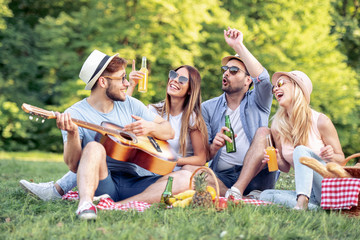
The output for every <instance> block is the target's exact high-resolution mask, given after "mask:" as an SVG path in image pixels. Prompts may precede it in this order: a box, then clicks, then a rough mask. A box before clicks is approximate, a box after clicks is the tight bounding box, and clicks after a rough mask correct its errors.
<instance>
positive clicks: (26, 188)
mask: <svg viewBox="0 0 360 240" xmlns="http://www.w3.org/2000/svg"><path fill="white" fill-rule="evenodd" d="M19 183H20V186H21V187H22V189H24V190H25V192H27V193H29V195H30V196H32V197H34V198H36V199H38V200H42V201H46V200H43V199H41V198H40V197H39V196H38V195H36V194H35V193H33V192H32V191H31V190H30V189H29V188H28V187H27V186H26V182H25V180H20V182H19Z"/></svg>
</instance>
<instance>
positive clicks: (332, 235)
mask: <svg viewBox="0 0 360 240" xmlns="http://www.w3.org/2000/svg"><path fill="white" fill-rule="evenodd" d="M43 156H45V157H46V156H47V155H46V154H44V155H43V154H42V153H41V154H40V153H35V154H31V156H30V158H33V160H34V161H29V156H26V155H17V154H15V155H12V154H8V155H5V154H4V153H1V155H0V193H1V194H0V239H359V234H360V227H359V223H360V218H348V217H345V216H343V215H340V214H339V213H337V212H327V211H323V210H320V211H316V212H315V211H313V212H311V211H300V212H299V211H293V210H289V209H286V208H281V207H278V206H259V207H256V206H252V205H245V206H242V207H238V206H229V208H228V209H226V210H224V211H222V212H216V211H214V210H212V209H192V208H185V209H167V210H164V209H158V208H155V207H152V208H150V209H148V210H146V211H145V212H143V213H138V212H134V211H129V212H122V211H104V210H100V211H99V214H98V219H97V221H96V222H85V221H80V220H78V219H77V218H76V216H75V210H76V207H77V202H71V201H62V200H61V201H56V202H42V201H40V200H37V199H35V198H33V197H31V196H29V195H27V194H26V193H25V192H24V191H23V190H22V188H21V187H20V186H19V180H20V179H27V180H33V181H34V182H39V181H51V180H57V179H58V178H59V177H61V176H62V175H63V174H64V173H66V172H67V167H66V166H65V164H64V163H62V162H58V161H57V160H56V159H57V157H59V156H55V155H49V158H50V159H55V161H37V160H38V159H43ZM292 179H293V176H292V174H289V175H286V174H282V176H281V179H280V180H279V181H278V185H277V188H281V189H294V183H293V181H292Z"/></svg>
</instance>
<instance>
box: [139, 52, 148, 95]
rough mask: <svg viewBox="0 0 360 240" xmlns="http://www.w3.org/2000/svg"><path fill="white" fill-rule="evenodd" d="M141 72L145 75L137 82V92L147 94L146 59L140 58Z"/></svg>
mask: <svg viewBox="0 0 360 240" xmlns="http://www.w3.org/2000/svg"><path fill="white" fill-rule="evenodd" d="M140 71H141V72H143V73H145V76H144V77H143V78H142V79H140V80H139V86H138V91H139V92H147V85H148V72H149V71H148V70H147V68H146V57H142V62H141V69H140Z"/></svg>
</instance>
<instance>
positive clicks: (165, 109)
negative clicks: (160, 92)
mask: <svg viewBox="0 0 360 240" xmlns="http://www.w3.org/2000/svg"><path fill="white" fill-rule="evenodd" d="M180 68H186V70H187V71H188V73H189V90H188V92H189V93H190V94H186V98H185V101H184V105H183V107H182V109H183V115H182V117H181V129H180V138H179V142H180V154H181V155H182V156H185V154H186V144H187V143H186V138H187V134H188V132H190V131H195V130H199V131H200V132H201V136H202V138H203V142H204V148H206V153H208V134H207V128H206V125H205V121H204V119H203V117H202V115H201V89H200V86H201V76H200V73H199V71H198V70H197V69H196V68H194V67H192V66H189V65H182V66H180V67H178V68H176V69H175V70H174V71H175V72H176V71H177V70H179V69H180ZM163 102H164V104H160V106H159V105H158V106H156V105H152V106H153V107H154V108H155V109H156V111H157V112H158V114H159V115H160V116H165V115H166V116H167V120H169V116H170V107H171V98H170V95H169V94H167V93H166V98H165V100H164V101H163ZM193 114H195V119H194V120H195V123H194V125H193V126H192V127H191V126H190V124H189V122H190V118H191V116H192V115H193Z"/></svg>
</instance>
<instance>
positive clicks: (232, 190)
mask: <svg viewBox="0 0 360 240" xmlns="http://www.w3.org/2000/svg"><path fill="white" fill-rule="evenodd" d="M230 196H232V197H233V198H234V199H235V200H238V199H242V194H241V193H240V190H239V189H238V188H237V187H234V186H232V187H231V188H229V189H228V190H227V191H226V193H225V198H229V197H230Z"/></svg>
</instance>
